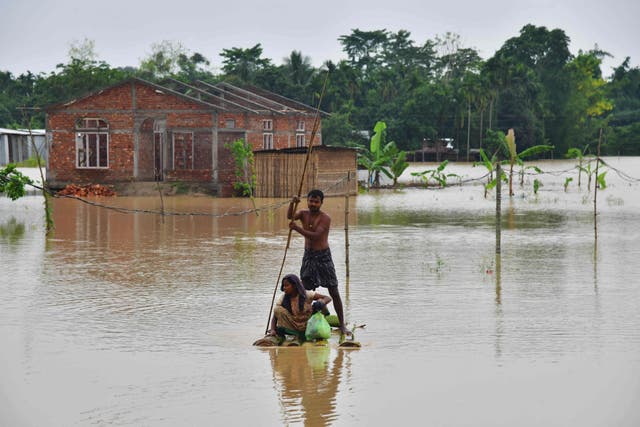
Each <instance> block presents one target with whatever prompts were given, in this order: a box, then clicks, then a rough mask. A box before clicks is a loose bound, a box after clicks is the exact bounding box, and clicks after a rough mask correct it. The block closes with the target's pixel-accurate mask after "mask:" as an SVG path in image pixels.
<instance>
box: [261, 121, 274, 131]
mask: <svg viewBox="0 0 640 427" xmlns="http://www.w3.org/2000/svg"><path fill="white" fill-rule="evenodd" d="M262 130H264V131H270V130H273V120H263V121H262Z"/></svg>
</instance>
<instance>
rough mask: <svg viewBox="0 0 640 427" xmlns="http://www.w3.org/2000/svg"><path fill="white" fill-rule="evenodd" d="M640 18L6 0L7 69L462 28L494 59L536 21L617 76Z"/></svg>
mask: <svg viewBox="0 0 640 427" xmlns="http://www.w3.org/2000/svg"><path fill="white" fill-rule="evenodd" d="M639 19H640V1H638V0H609V1H602V0H597V1H596V0H566V1H563V0H458V1H455V0H439V1H432V0H395V1H393V0H392V1H389V0H386V1H382V0H324V1H284V0H236V1H233V0H231V1H230V0H225V1H221V0H209V1H207V0H202V1H197V0H182V1H175V0H172V1H168V0H155V1H147V0H126V1H125V0H108V1H102V2H98V1H90V0H0V70H2V71H10V72H12V73H13V74H14V77H15V76H17V75H19V74H21V73H24V72H26V71H27V70H30V71H31V72H33V73H40V72H45V73H49V72H51V71H55V66H56V64H59V63H67V62H68V60H69V58H68V51H69V46H70V44H71V43H72V42H74V41H81V40H83V39H85V38H87V39H89V40H93V41H94V42H95V51H96V53H97V54H98V59H99V60H103V61H106V62H107V63H108V64H109V65H111V66H113V67H117V66H127V65H130V66H138V64H139V63H140V60H141V59H142V58H145V57H146V56H147V55H148V54H149V53H150V51H151V45H152V44H153V43H158V42H161V41H163V40H172V41H177V42H180V43H181V44H182V45H183V46H184V47H185V48H186V49H187V50H188V51H189V52H190V53H194V52H199V53H201V54H203V55H204V56H205V57H206V58H208V59H209V60H210V61H211V62H212V67H213V71H218V70H219V67H220V64H221V58H220V56H219V54H220V53H221V52H222V49H229V48H233V47H239V48H249V47H252V46H254V45H255V44H256V43H261V44H262V47H263V57H266V58H271V59H272V61H273V62H274V63H275V64H281V63H282V59H283V58H284V57H287V56H289V54H290V53H291V51H292V50H298V51H301V52H302V53H303V55H306V56H309V57H311V60H312V62H313V64H314V65H315V66H320V65H321V64H322V63H323V62H324V61H325V60H327V59H331V60H333V61H337V60H339V59H343V58H346V55H345V54H344V52H343V51H342V49H341V45H340V43H339V42H338V37H339V36H341V35H347V34H350V33H351V30H352V29H354V28H359V29H360V30H363V31H371V30H381V29H385V28H386V29H387V30H390V31H394V32H395V31H398V30H400V29H404V30H407V31H409V32H411V38H412V39H413V41H414V42H415V43H416V44H418V45H419V44H422V43H424V41H425V40H427V39H434V38H435V36H437V35H443V34H445V33H446V32H452V33H456V34H459V35H460V36H461V40H462V43H463V46H464V47H473V48H476V49H478V51H479V53H480V56H481V57H482V58H483V59H488V58H489V57H491V56H492V55H493V54H494V53H495V51H496V50H497V49H499V48H500V47H501V46H502V44H503V43H504V42H505V41H506V40H507V39H508V38H510V37H515V36H517V35H518V34H519V31H520V29H521V28H522V27H523V26H524V25H526V24H529V23H530V24H533V25H536V26H545V27H547V28H548V29H550V30H551V29H555V28H559V29H561V30H564V32H565V33H566V34H567V36H569V38H570V39H571V45H570V50H571V53H573V54H577V53H578V50H579V49H582V50H589V49H592V48H593V47H594V46H595V45H596V44H597V45H598V47H599V48H600V49H602V50H605V51H607V52H609V53H611V54H612V55H613V56H614V58H610V59H607V60H606V61H605V63H604V65H603V69H602V70H603V73H604V74H605V76H608V75H610V74H611V68H612V67H614V66H617V65H619V64H620V63H621V62H622V61H623V60H624V58H625V57H626V56H630V57H631V65H632V66H638V64H639V62H638V61H639V60H640V25H639V24H638V20H639Z"/></svg>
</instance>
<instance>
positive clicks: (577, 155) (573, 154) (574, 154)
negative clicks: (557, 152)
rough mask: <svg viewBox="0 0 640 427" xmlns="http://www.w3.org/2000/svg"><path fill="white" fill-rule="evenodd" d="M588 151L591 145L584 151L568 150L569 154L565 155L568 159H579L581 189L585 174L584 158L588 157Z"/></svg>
mask: <svg viewBox="0 0 640 427" xmlns="http://www.w3.org/2000/svg"><path fill="white" fill-rule="evenodd" d="M588 150H589V144H587V145H585V146H584V148H583V149H582V150H580V149H579V148H569V150H567V154H565V155H564V156H565V157H566V158H567V159H578V165H577V166H576V168H577V169H578V187H580V184H581V181H582V173H583V172H585V169H584V166H583V165H584V158H585V157H586V155H587V151H588Z"/></svg>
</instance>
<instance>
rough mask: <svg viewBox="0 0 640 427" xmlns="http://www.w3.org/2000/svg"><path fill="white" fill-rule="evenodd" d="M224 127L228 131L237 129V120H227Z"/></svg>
mask: <svg viewBox="0 0 640 427" xmlns="http://www.w3.org/2000/svg"><path fill="white" fill-rule="evenodd" d="M224 127H225V128H227V129H235V127H236V119H225V121H224Z"/></svg>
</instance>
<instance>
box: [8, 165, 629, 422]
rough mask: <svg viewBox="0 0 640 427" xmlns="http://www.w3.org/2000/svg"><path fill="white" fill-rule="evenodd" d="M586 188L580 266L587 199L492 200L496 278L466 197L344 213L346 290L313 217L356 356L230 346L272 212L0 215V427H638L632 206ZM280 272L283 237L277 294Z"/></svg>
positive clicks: (252, 291)
mask: <svg viewBox="0 0 640 427" xmlns="http://www.w3.org/2000/svg"><path fill="white" fill-rule="evenodd" d="M638 160H639V159H610V161H609V162H608V163H609V164H613V165H617V166H620V167H621V168H622V169H623V170H625V171H627V172H628V173H630V174H633V171H635V170H640V167H638V166H640V163H639V162H638ZM625 162H626V163H625ZM457 167H458V169H456V173H458V174H461V175H463V174H469V175H471V174H474V173H478V171H477V170H475V169H474V168H471V167H468V166H467V167H466V169H464V168H463V167H461V166H459V165H458V166H457ZM558 168H559V169H561V168H562V169H566V164H565V165H564V166H563V165H562V164H560V166H558ZM480 172H481V171H480ZM607 179H608V184H609V186H608V188H607V189H606V190H604V191H602V192H601V193H599V196H598V198H599V200H602V204H601V205H600V207H599V209H600V210H599V212H598V217H597V218H598V240H597V246H596V242H595V239H594V233H593V211H592V209H593V204H592V203H591V202H592V198H591V197H592V196H591V195H590V194H588V193H587V192H586V189H578V188H574V187H572V188H570V189H569V190H568V191H567V192H566V193H565V192H564V188H563V186H562V182H563V181H564V178H563V177H562V176H561V175H558V177H557V182H554V181H552V178H551V177H544V187H542V188H541V190H540V191H539V193H538V194H537V195H533V194H532V193H531V192H530V191H529V192H526V191H524V190H520V189H517V190H516V196H515V197H514V198H511V199H506V198H505V199H503V209H502V238H501V251H502V253H501V255H500V257H496V254H495V244H496V240H495V204H494V202H495V200H493V199H492V198H491V196H489V197H488V198H486V199H485V198H484V191H483V189H482V187H481V186H479V185H477V186H463V187H451V188H447V189H445V190H424V189H415V188H405V189H398V190H394V191H379V192H376V191H371V192H369V193H367V194H362V195H359V196H358V197H357V198H352V199H351V200H350V201H349V209H350V211H351V215H350V216H349V236H348V243H349V248H348V249H349V253H348V255H349V257H348V258H349V271H350V277H349V280H348V281H347V278H346V274H345V273H346V264H345V263H346V260H347V256H346V255H347V250H346V242H347V237H346V236H345V220H344V218H345V215H344V210H345V206H346V201H345V200H344V199H341V198H335V199H327V200H326V201H325V206H324V207H325V210H327V211H328V212H329V213H330V215H331V217H332V231H331V235H330V243H331V249H332V254H333V257H334V262H335V264H336V270H337V273H338V278H339V281H340V287H341V292H342V295H343V302H344V305H345V313H346V317H347V321H348V324H349V325H350V326H351V325H352V324H354V323H355V324H366V325H367V327H366V328H365V329H363V330H362V331H360V330H359V331H358V340H359V341H360V342H361V343H362V345H363V346H362V348H361V349H360V350H358V351H356V352H348V351H347V352H345V351H339V350H338V349H336V348H333V347H332V348H315V347H314V348H310V349H308V348H300V349H272V350H260V349H256V348H253V347H251V343H252V342H253V341H254V340H255V339H256V338H258V337H260V336H261V335H262V333H263V332H264V327H265V320H266V317H267V314H268V312H269V303H270V301H271V297H272V293H273V290H274V286H275V285H276V281H277V276H278V272H279V269H280V266H281V264H282V261H283V255H284V248H285V245H286V241H287V234H288V227H287V219H286V212H285V209H286V205H282V204H281V203H282V200H270V199H269V200H258V204H259V205H261V206H270V205H274V206H275V205H277V204H279V203H280V207H278V208H275V209H273V210H265V211H263V212H261V213H260V215H259V216H256V215H236V213H239V212H242V211H244V210H246V209H250V208H251V203H250V201H248V200H244V199H211V198H208V197H200V198H198V197H174V198H168V199H165V200H164V204H165V206H164V208H165V209H166V210H167V211H171V212H174V213H186V212H197V213H198V215H191V216H188V215H170V216H165V217H164V218H161V217H159V216H157V215H152V214H147V213H137V214H131V213H123V212H119V211H116V210H111V209H103V208H99V207H96V206H90V205H87V204H83V203H79V202H77V201H73V200H58V199H56V200H54V210H53V215H54V221H55V224H56V228H55V231H54V234H53V236H51V237H50V238H46V237H45V235H44V221H43V216H44V215H43V211H42V209H43V208H42V202H41V199H40V198H39V197H35V196H34V197H28V198H24V199H21V200H19V201H16V202H11V201H9V200H8V199H2V198H0V260H1V275H0V340H1V341H0V342H2V347H1V351H0V379H1V380H0V425H12V426H13V425H27V426H31V425H34V426H35V425H54V426H58V425H60V426H73V425H91V424H98V425H104V424H114V425H154V426H165V425H166V426H173V425H211V424H216V425H287V424H290V425H296V424H304V425H308V426H327V425H338V426H340V425H342V426H344V425H347V426H352V425H363V426H370V425H389V424H394V423H395V424H398V423H399V422H401V423H404V424H411V425H453V426H459V425H519V426H523V425H524V426H526V425H580V426H601V425H618V426H635V425H638V424H640V422H638V421H640V409H638V408H640V407H639V406H638V405H637V396H639V395H640V356H639V355H640V318H639V316H638V312H640V292H638V285H637V278H638V277H639V276H640V266H639V265H638V261H637V260H638V259H640V228H639V227H638V224H639V223H640V189H639V184H637V183H629V182H626V181H620V180H616V179H615V175H614V174H610V175H607ZM525 184H526V183H525ZM601 196H602V198H601ZM98 201H99V202H101V203H106V204H109V205H113V206H118V207H120V208H127V209H138V210H141V211H148V210H157V209H159V208H160V200H159V199H158V198H154V197H147V198H134V197H132V198H120V197H118V198H113V199H98ZM302 251H303V241H302V239H301V238H300V236H297V235H294V236H293V238H292V241H291V247H290V249H289V250H288V255H287V257H286V259H285V263H284V273H288V272H294V273H295V272H298V271H299V267H300V261H301V258H302ZM25 402H29V404H28V405H27V404H26V403H25ZM585 402H591V403H590V404H589V405H586V404H585ZM462 406H464V408H465V410H464V411H461V410H460V407H462ZM33 408H37V410H32V409H33ZM622 414H623V415H622Z"/></svg>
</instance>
